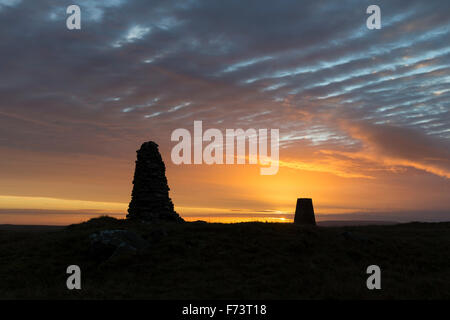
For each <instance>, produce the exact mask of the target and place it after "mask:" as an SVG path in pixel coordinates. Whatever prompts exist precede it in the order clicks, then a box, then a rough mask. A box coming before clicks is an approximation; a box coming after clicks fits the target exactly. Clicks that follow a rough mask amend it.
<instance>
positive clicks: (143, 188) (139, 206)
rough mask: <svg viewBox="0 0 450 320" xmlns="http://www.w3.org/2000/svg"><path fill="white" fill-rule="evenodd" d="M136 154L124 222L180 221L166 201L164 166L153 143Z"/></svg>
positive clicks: (150, 142) (166, 188)
mask: <svg viewBox="0 0 450 320" xmlns="http://www.w3.org/2000/svg"><path fill="white" fill-rule="evenodd" d="M136 152H137V160H136V169H135V171H134V179H133V191H132V193H131V202H130V204H129V206H128V215H127V218H128V219H130V220H143V221H156V220H168V221H179V222H182V221H184V220H183V219H182V218H181V217H180V216H179V215H178V213H176V212H175V210H174V207H173V203H172V200H171V199H170V197H169V190H170V188H169V186H168V185H167V178H166V166H165V165H164V162H163V160H162V158H161V154H160V153H159V150H158V145H157V144H156V143H155V142H153V141H149V142H145V143H143V144H142V146H141V148H140V149H139V150H137V151H136Z"/></svg>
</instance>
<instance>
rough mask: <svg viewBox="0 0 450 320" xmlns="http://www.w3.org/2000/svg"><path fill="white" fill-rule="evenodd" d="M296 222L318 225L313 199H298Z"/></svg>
mask: <svg viewBox="0 0 450 320" xmlns="http://www.w3.org/2000/svg"><path fill="white" fill-rule="evenodd" d="M294 223H295V224H303V225H310V226H315V225H316V218H315V217H314V208H313V203H312V199H307V198H299V199H297V207H296V208H295V217H294Z"/></svg>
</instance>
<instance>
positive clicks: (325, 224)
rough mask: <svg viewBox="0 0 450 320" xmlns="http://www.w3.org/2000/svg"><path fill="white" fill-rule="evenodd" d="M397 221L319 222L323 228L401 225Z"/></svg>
mask: <svg viewBox="0 0 450 320" xmlns="http://www.w3.org/2000/svg"><path fill="white" fill-rule="evenodd" d="M399 223H400V222H395V221H376V220H374V221H370V220H324V221H318V222H317V225H319V226H321V227H343V226H369V225H393V224H399Z"/></svg>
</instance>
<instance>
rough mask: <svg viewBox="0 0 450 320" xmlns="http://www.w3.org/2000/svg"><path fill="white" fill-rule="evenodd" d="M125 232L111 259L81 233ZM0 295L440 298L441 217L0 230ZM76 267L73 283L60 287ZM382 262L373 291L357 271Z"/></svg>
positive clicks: (444, 287) (103, 222)
mask: <svg viewBox="0 0 450 320" xmlns="http://www.w3.org/2000/svg"><path fill="white" fill-rule="evenodd" d="M117 229H126V230H131V231H132V232H133V233H135V234H137V235H140V236H141V237H142V238H143V239H145V240H146V241H147V243H148V244H149V246H148V247H146V248H145V249H143V250H140V251H139V252H137V253H136V254H125V255H122V256H119V257H118V258H115V259H111V258H108V257H105V256H101V255H92V250H91V249H90V247H91V245H90V238H89V235H91V234H92V233H94V232H96V231H99V230H117ZM0 259H1V260H0V277H1V279H0V298H1V299H74V298H75V299H80V298H81V299H106V298H108V299H118V298H127V299H128V298H137V299H224V298H226V299H448V298H450V223H409V224H400V225H387V226H386V225H385V226H354V227H326V228H325V227H318V228H312V227H298V226H295V225H292V224H275V223H240V224H207V223H201V222H194V223H185V224H170V223H169V224H161V225H150V224H136V223H132V222H127V221H120V220H115V219H112V218H106V217H103V218H97V219H93V220H90V221H89V222H86V223H82V224H79V225H72V226H69V227H67V228H63V229H51V228H44V229H42V230H40V231H36V230H34V231H33V232H30V231H28V230H27V229H26V228H24V229H20V228H19V229H14V228H12V229H11V230H5V229H2V230H0ZM72 264H75V265H79V266H80V267H81V270H82V271H81V272H82V289H81V290H72V291H69V290H68V289H67V288H66V279H67V277H68V275H67V274H66V268H67V267H68V266H69V265H72ZM372 264H376V265H379V266H380V267H381V270H382V281H381V286H382V289H381V290H373V291H370V290H368V289H367V288H366V279H367V277H368V275H367V274H366V268H367V266H369V265H372Z"/></svg>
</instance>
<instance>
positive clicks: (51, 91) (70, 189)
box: [0, 0, 450, 224]
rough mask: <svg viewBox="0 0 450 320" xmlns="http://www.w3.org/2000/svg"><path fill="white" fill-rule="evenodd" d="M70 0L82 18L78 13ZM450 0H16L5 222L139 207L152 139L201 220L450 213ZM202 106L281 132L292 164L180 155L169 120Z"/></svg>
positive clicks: (6, 65)
mask: <svg viewBox="0 0 450 320" xmlns="http://www.w3.org/2000/svg"><path fill="white" fill-rule="evenodd" d="M71 4H77V5H79V6H80V8H81V15H82V20H81V27H82V28H81V30H71V31H69V30H68V29H67V28H66V18H67V16H68V15H67V14H66V8H67V6H69V5H71ZM371 4H377V5H379V6H380V8H381V17H382V28H381V30H369V29H367V27H366V19H367V17H368V14H366V8H367V7H368V6H369V5H371ZM449 13H450V2H449V1H448V0H429V1H422V0H420V1H419V0H417V1H415V0H408V1H376V2H373V1H361V0H343V1H331V0H327V1H322V0H314V1H282V0H281V1H273V0H271V1H267V0H258V1H242V0H226V1H225V0H220V1H219V0H207V1H206V0H205V1H196V0H183V1H170V0H161V1H137V0H136V1H131V0H129V1H126V0H105V1H94V0H77V1H71V2H66V1H54V0H48V1H47V0H38V1H37V0H35V1H26V0H0V40H1V41H0V74H1V77H0V154H1V157H0V181H1V182H0V223H47V224H49V223H55V224H61V223H69V222H76V221H80V220H83V219H85V218H86V217H89V216H92V215H96V214H99V213H105V212H106V213H109V214H114V215H116V216H120V217H123V216H124V215H125V213H126V208H127V203H128V202H129V199H130V193H131V187H132V186H131V180H132V175H133V170H134V160H135V155H136V154H135V151H136V150H137V149H138V148H139V146H140V144H141V143H142V142H144V141H148V140H154V141H156V142H157V143H158V144H159V145H160V150H161V152H162V155H163V158H164V159H165V162H166V165H167V176H168V180H169V185H170V187H171V197H172V199H173V201H174V203H175V206H176V208H177V211H178V212H179V213H180V214H181V215H182V216H183V217H186V218H189V217H191V216H195V217H196V218H197V217H199V216H202V215H206V216H208V217H209V218H208V219H214V217H215V218H220V219H222V220H224V219H225V217H228V218H229V217H230V216H241V217H266V218H267V217H276V218H278V217H284V218H289V217H291V216H290V214H292V211H293V210H294V207H295V202H296V198H297V197H312V198H313V201H314V205H315V208H316V213H318V214H321V215H323V216H325V215H326V214H328V215H330V216H329V217H333V219H334V218H336V217H339V216H337V215H339V214H340V215H341V216H342V217H344V216H351V214H355V215H354V216H355V217H356V216H358V218H382V219H394V220H399V219H403V220H408V219H409V220H411V219H414V220H433V219H448V218H450V213H449V212H450V197H449V194H450V180H449V179H450V112H449V110H450V107H449V104H450V44H449V43H450V41H449V40H450V16H449ZM194 120H202V121H203V127H204V128H205V129H206V128H218V129H221V130H225V129H226V128H243V129H248V128H269V129H270V128H278V129H280V140H281V146H282V148H281V150H280V170H279V172H278V174H277V175H275V176H261V175H260V174H259V167H258V166H254V165H253V166H252V165H229V166H225V165H212V166H208V165H181V166H176V165H174V164H172V163H171V160H170V152H171V149H172V147H173V146H174V145H175V143H174V142H171V140H170V135H171V133H172V131H173V130H175V129H177V128H186V129H188V130H193V121H194ZM205 219H206V218H205Z"/></svg>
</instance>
